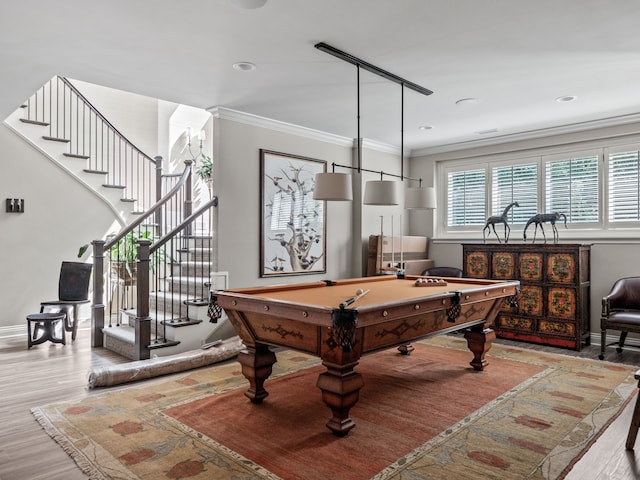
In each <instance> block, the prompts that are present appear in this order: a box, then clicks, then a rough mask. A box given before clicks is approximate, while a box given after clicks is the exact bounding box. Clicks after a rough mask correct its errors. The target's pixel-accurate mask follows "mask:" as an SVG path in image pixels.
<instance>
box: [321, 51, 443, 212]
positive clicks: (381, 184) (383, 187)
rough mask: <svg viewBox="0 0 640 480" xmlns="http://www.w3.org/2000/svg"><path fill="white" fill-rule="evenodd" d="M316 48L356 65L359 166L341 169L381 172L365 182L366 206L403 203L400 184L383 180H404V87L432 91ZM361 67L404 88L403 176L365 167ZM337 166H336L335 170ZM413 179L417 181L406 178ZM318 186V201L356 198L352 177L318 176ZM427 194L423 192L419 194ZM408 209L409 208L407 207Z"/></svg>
mask: <svg viewBox="0 0 640 480" xmlns="http://www.w3.org/2000/svg"><path fill="white" fill-rule="evenodd" d="M315 47H316V48H317V49H318V50H321V51H323V52H325V53H328V54H330V55H333V56H335V57H337V58H339V59H340V60H344V61H345V62H347V63H351V64H352V65H355V66H356V68H357V77H358V79H357V102H358V138H357V141H358V145H357V154H358V167H357V168H356V167H353V166H348V165H338V166H339V167H343V168H347V169H351V170H357V171H358V173H361V172H362V171H366V172H373V173H380V180H374V181H368V182H366V183H365V187H364V196H363V202H362V203H363V204H365V205H398V204H399V203H400V197H401V195H400V188H399V185H400V184H399V182H396V181H392V180H383V176H384V175H387V176H391V177H400V179H401V180H404V178H405V177H404V87H405V86H406V87H407V88H410V89H411V90H414V91H416V92H418V93H420V94H422V95H431V94H432V93H433V92H432V91H431V90H429V89H427V88H424V87H422V86H420V85H417V84H415V83H413V82H410V81H409V80H406V79H404V78H402V77H399V76H397V75H395V74H393V73H391V72H388V71H386V70H383V69H381V68H379V67H376V66H375V65H372V64H371V63H369V62H366V61H364V60H362V59H360V58H358V57H354V56H353V55H351V54H349V53H346V52H343V51H342V50H338V49H337V48H334V47H332V46H330V45H327V44H326V43H324V42H320V43H317V44H316V45H315ZM360 67H362V68H364V69H365V70H367V71H369V72H371V73H374V74H376V75H380V76H381V77H383V78H386V79H387V80H391V81H392V82H394V83H398V84H400V86H401V87H402V90H401V95H402V102H401V110H402V111H401V117H402V120H401V121H402V125H401V128H400V136H401V145H400V168H401V171H402V173H401V175H393V174H390V173H385V172H383V171H380V172H375V171H372V170H367V169H364V168H362V138H361V137H360ZM335 166H336V164H335V163H334V164H333V167H334V168H335ZM407 178H408V179H410V180H417V179H412V178H410V177H407ZM314 180H315V187H314V192H313V198H314V199H316V200H331V201H341V200H351V199H352V198H353V190H352V183H351V176H350V175H347V174H340V173H335V172H331V173H317V174H316V175H315V179H314ZM420 193H424V192H420ZM407 208H409V207H407ZM411 208H433V207H411Z"/></svg>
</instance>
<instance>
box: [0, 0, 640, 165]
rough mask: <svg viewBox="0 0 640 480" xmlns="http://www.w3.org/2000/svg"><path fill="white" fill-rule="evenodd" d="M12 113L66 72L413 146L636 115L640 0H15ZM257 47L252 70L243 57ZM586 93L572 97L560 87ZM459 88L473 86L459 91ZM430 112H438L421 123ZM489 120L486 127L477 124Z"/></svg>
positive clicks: (4, 108)
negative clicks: (360, 67) (360, 66)
mask: <svg viewBox="0 0 640 480" xmlns="http://www.w3.org/2000/svg"><path fill="white" fill-rule="evenodd" d="M0 8H1V10H2V15H1V16H0V65H2V72H1V74H0V82H1V84H0V85H1V88H0V115H4V116H7V115H9V113H11V112H12V111H13V110H14V109H15V108H16V107H17V106H18V105H19V104H20V103H21V102H22V101H23V100H24V99H26V98H27V97H28V96H29V95H30V94H31V93H33V92H34V91H35V90H36V89H37V88H38V87H39V86H41V85H42V84H43V83H45V82H46V81H47V80H48V79H49V78H51V77H52V76H54V75H62V76H66V77H70V78H74V79H78V80H83V81H86V82H90V83H95V84H98V85H104V86H108V87H111V88H116V89H120V90H125V91H129V92H134V93H138V94H142V95H147V96H151V97H154V98H159V99H164V100H168V101H173V102H179V103H183V104H186V105H192V106H196V107H201V108H210V107H215V106H222V107H226V108H229V109H233V110H237V111H240V112H246V113H249V114H254V115H258V116H261V117H266V118H269V119H274V120H278V121H282V122H286V123H290V124H294V125H299V126H303V127H308V128H310V129H314V130H319V131H322V132H327V133H331V134H335V135H339V136H344V137H347V138H355V137H357V102H356V98H357V95H356V85H357V80H356V67H354V66H353V65H351V64H348V63H346V62H344V61H341V60H339V59H337V58H335V57H333V56H331V55H328V54H327V53H324V52H322V51H319V50H318V49H316V48H314V45H315V44H316V43H318V42H325V43H327V44H329V45H331V46H333V47H335V48H338V49H340V50H343V51H345V52H347V53H349V54H351V55H354V56H356V57H358V58H360V59H362V60H365V61H367V62H369V63H371V64H374V65H376V66H377V67H380V68H382V69H384V70H387V71H389V72H392V73H394V74H395V75H398V76H400V77H403V78H405V79H406V80H409V81H411V82H413V83H416V84H418V85H421V86H423V87H426V88H428V89H430V90H433V92H434V93H433V94H432V95H429V96H425V95H422V94H418V93H416V92H414V91H412V90H409V89H407V88H405V89H404V115H402V114H401V103H402V102H401V91H402V88H401V87H400V85H398V84H396V83H393V82H391V81H389V80H387V79H384V78H382V77H380V76H377V75H374V74H372V73H369V72H367V71H361V74H360V128H361V132H360V133H361V136H362V137H364V138H365V139H368V140H372V141H375V142H381V143H383V144H388V145H394V146H399V145H400V140H401V125H404V146H405V148H406V149H410V150H411V151H412V153H413V154H416V152H422V153H427V152H429V151H437V150H438V149H441V150H442V149H451V148H453V147H454V146H456V147H459V146H465V145H466V146H469V145H473V144H477V143H478V142H496V141H504V140H508V139H512V138H522V137H523V136H540V135H544V134H550V133H553V132H554V131H556V130H555V129H557V128H558V127H561V126H566V125H571V128H580V129H582V128H588V127H589V126H591V125H593V123H592V122H596V123H597V124H602V122H603V121H604V122H606V123H607V124H611V123H625V122H628V121H630V120H638V118H640V34H639V28H640V2H638V1H637V0H616V1H615V2H603V1H602V0H562V1H558V0H538V1H535V2H534V1H530V0H528V1H523V0H268V1H267V3H266V5H265V6H264V7H262V8H260V9H253V10H246V9H240V8H238V7H236V6H234V5H232V4H231V3H230V0H182V1H175V0H110V1H106V2H95V1H87V0H65V1H64V2H52V1H51V0H13V1H11V2H9V1H6V2H3V4H2V7H0ZM235 62H252V63H254V64H255V65H256V66H257V69H256V70H254V71H250V72H245V71H238V70H235V69H233V68H232V65H233V64H234V63H235ZM563 96H575V97H576V99H575V100H573V101H570V102H558V101H556V98H558V97H563ZM462 99H475V101H467V102H458V101H459V100H462ZM420 126H428V127H431V128H430V129H427V130H420V129H419V127H420ZM478 132H484V133H478Z"/></svg>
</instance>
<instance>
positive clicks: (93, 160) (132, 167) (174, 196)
mask: <svg viewBox="0 0 640 480" xmlns="http://www.w3.org/2000/svg"><path fill="white" fill-rule="evenodd" d="M59 96H61V97H60V98H62V100H60V99H59V98H58V97H59ZM65 102H67V103H65ZM74 112H75V113H74ZM78 112H82V113H81V115H82V116H83V117H82V118H81V117H78V116H77V115H76V116H74V115H75V114H76V113H78ZM87 112H88V113H87ZM86 117H88V118H90V119H92V120H89V121H88V122H87V121H86V120H85V118H86ZM5 123H6V124H7V125H8V126H9V127H10V128H11V129H13V130H14V131H15V132H16V133H18V134H19V135H21V136H22V137H23V138H25V139H26V140H27V141H28V142H29V143H31V144H32V145H33V146H35V147H36V148H37V149H38V150H40V151H41V152H42V153H43V154H44V155H45V156H46V157H47V158H48V159H50V160H51V161H53V162H55V163H57V164H58V165H59V166H60V167H61V168H63V169H64V170H65V171H67V172H68V174H69V175H71V176H72V177H73V178H75V179H76V180H77V181H79V182H80V183H82V184H83V185H84V186H85V187H86V188H87V190H88V191H89V192H91V193H92V194H94V195H97V196H98V197H99V198H100V199H101V200H102V201H104V202H105V203H106V204H108V205H109V206H110V208H111V210H112V211H113V213H114V216H115V217H116V218H117V219H118V221H119V223H120V224H121V225H122V229H121V230H120V232H116V233H115V234H111V235H109V236H107V240H96V241H94V242H93V261H94V288H93V294H94V298H93V308H92V326H95V329H94V331H93V332H92V344H93V346H104V347H105V348H108V349H110V350H113V351H115V352H117V353H119V354H121V355H123V356H125V357H127V358H130V359H132V360H139V359H143V358H149V357H150V356H152V355H153V356H161V355H171V354H174V353H180V352H182V351H186V350H192V349H194V348H199V347H200V346H201V345H202V344H204V343H208V342H210V341H212V340H216V339H225V338H229V337H231V336H233V335H235V332H234V331H233V329H232V328H231V327H230V324H229V322H228V321H227V320H226V318H221V319H217V320H215V319H214V320H215V321H214V320H212V319H210V318H209V317H208V316H207V309H208V303H209V295H210V289H211V288H216V289H217V288H226V287H227V285H228V278H227V275H226V274H225V273H218V272H214V271H213V263H212V259H213V258H214V256H213V254H214V250H213V249H214V247H215V245H214V242H213V236H212V233H211V231H212V229H211V226H212V219H213V218H214V216H215V214H216V212H215V210H216V209H215V206H217V199H211V201H210V202H209V203H208V204H206V205H204V206H203V207H201V208H200V210H198V211H196V213H195V214H194V213H193V212H192V211H191V210H192V199H191V195H192V194H191V190H192V185H191V184H192V181H193V180H192V167H193V164H194V161H195V160H187V161H185V170H184V171H183V172H182V173H170V174H167V175H165V174H163V171H162V158H160V157H155V158H151V157H150V156H148V155H146V154H144V153H143V152H141V151H140V150H139V149H137V147H135V145H133V144H132V143H131V142H129V141H128V140H127V139H126V137H124V135H122V134H121V133H120V132H119V131H118V130H117V129H116V128H115V127H113V125H111V123H109V121H108V120H107V119H106V118H104V116H102V114H100V112H98V111H97V110H96V109H95V108H94V107H93V106H92V105H91V103H90V102H89V101H88V100H87V99H86V98H85V97H83V96H82V94H81V93H80V92H78V91H77V90H76V89H75V87H74V86H73V85H72V84H71V83H70V82H69V81H68V80H66V79H63V78H60V77H54V78H53V79H52V80H51V81H50V82H49V83H48V84H47V85H45V86H43V87H42V89H40V90H39V91H38V92H36V93H35V94H34V95H33V96H32V97H31V98H30V99H28V100H27V102H25V104H24V105H22V107H21V108H19V109H17V110H16V112H14V114H13V115H12V116H10V117H9V118H8V119H7V120H6V121H5ZM98 125H99V126H98ZM105 145H106V146H105ZM116 145H117V146H118V147H117V148H116ZM123 206H128V207H127V208H123ZM143 231H150V232H152V235H151V237H152V238H151V244H152V246H151V247H150V248H151V250H154V248H155V247H156V246H158V247H159V248H158V249H157V250H154V252H153V253H152V254H151V255H152V257H153V256H154V255H155V256H156V261H157V263H156V265H154V266H153V268H149V269H148V270H149V272H144V275H142V280H140V277H141V276H140V275H138V280H137V282H138V283H136V284H135V285H128V284H127V282H123V281H122V280H121V279H118V278H115V279H114V278H113V277H114V276H113V274H112V273H110V272H111V270H112V269H111V267H110V262H111V261H112V260H113V261H116V259H115V258H110V255H109V250H110V248H111V247H112V246H113V245H116V244H117V242H121V241H125V237H126V235H127V234H128V233H131V232H138V233H140V232H143ZM194 232H195V233H194ZM153 244H155V245H153ZM160 244H161V245H160ZM138 245H139V244H138ZM136 248H139V247H136ZM143 250H144V249H143ZM146 251H149V248H147V249H146ZM138 253H140V251H138ZM159 254H161V255H160V256H159V257H158V255H159ZM146 255H148V254H146ZM139 257H140V255H139ZM158 259H159V260H158ZM137 261H138V262H141V263H139V264H138V265H152V264H153V263H154V262H153V261H152V262H151V263H149V256H147V257H146V260H144V259H141V257H140V258H139V259H138V260H137ZM105 265H106V267H105ZM138 268H140V267H138ZM140 282H142V285H140ZM140 294H142V296H141V295H140ZM140 302H142V303H140ZM141 305H143V307H142V308H141ZM145 305H146V306H145ZM145 312H148V313H145ZM140 325H142V326H143V327H142V328H140ZM103 327H104V328H103ZM152 352H153V353H152Z"/></svg>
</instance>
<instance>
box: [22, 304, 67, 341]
mask: <svg viewBox="0 0 640 480" xmlns="http://www.w3.org/2000/svg"><path fill="white" fill-rule="evenodd" d="M66 316H67V315H66V314H65V313H64V312H46V313H32V314H30V315H27V333H28V335H29V338H28V340H27V343H28V347H27V348H31V347H33V346H34V345H38V344H40V343H44V342H46V341H47V340H49V341H50V342H53V343H61V344H63V345H66V344H67V342H66V339H65V335H64V319H65V318H66ZM31 323H35V326H34V328H33V336H32V333H31ZM58 324H60V326H61V327H62V328H61V330H62V334H61V335H62V336H61V337H56V325H58ZM38 330H42V331H43V332H42V335H41V336H40V337H39V338H34V337H35V336H36V335H37V333H38Z"/></svg>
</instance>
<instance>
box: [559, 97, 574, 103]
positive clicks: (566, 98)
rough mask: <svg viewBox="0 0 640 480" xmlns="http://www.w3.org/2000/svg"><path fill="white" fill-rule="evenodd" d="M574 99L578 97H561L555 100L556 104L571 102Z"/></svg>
mask: <svg viewBox="0 0 640 480" xmlns="http://www.w3.org/2000/svg"><path fill="white" fill-rule="evenodd" d="M576 98H578V97H576V96H575V95H563V96H561V97H558V98H556V102H560V103H563V102H573V101H574V100H575V99H576Z"/></svg>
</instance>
